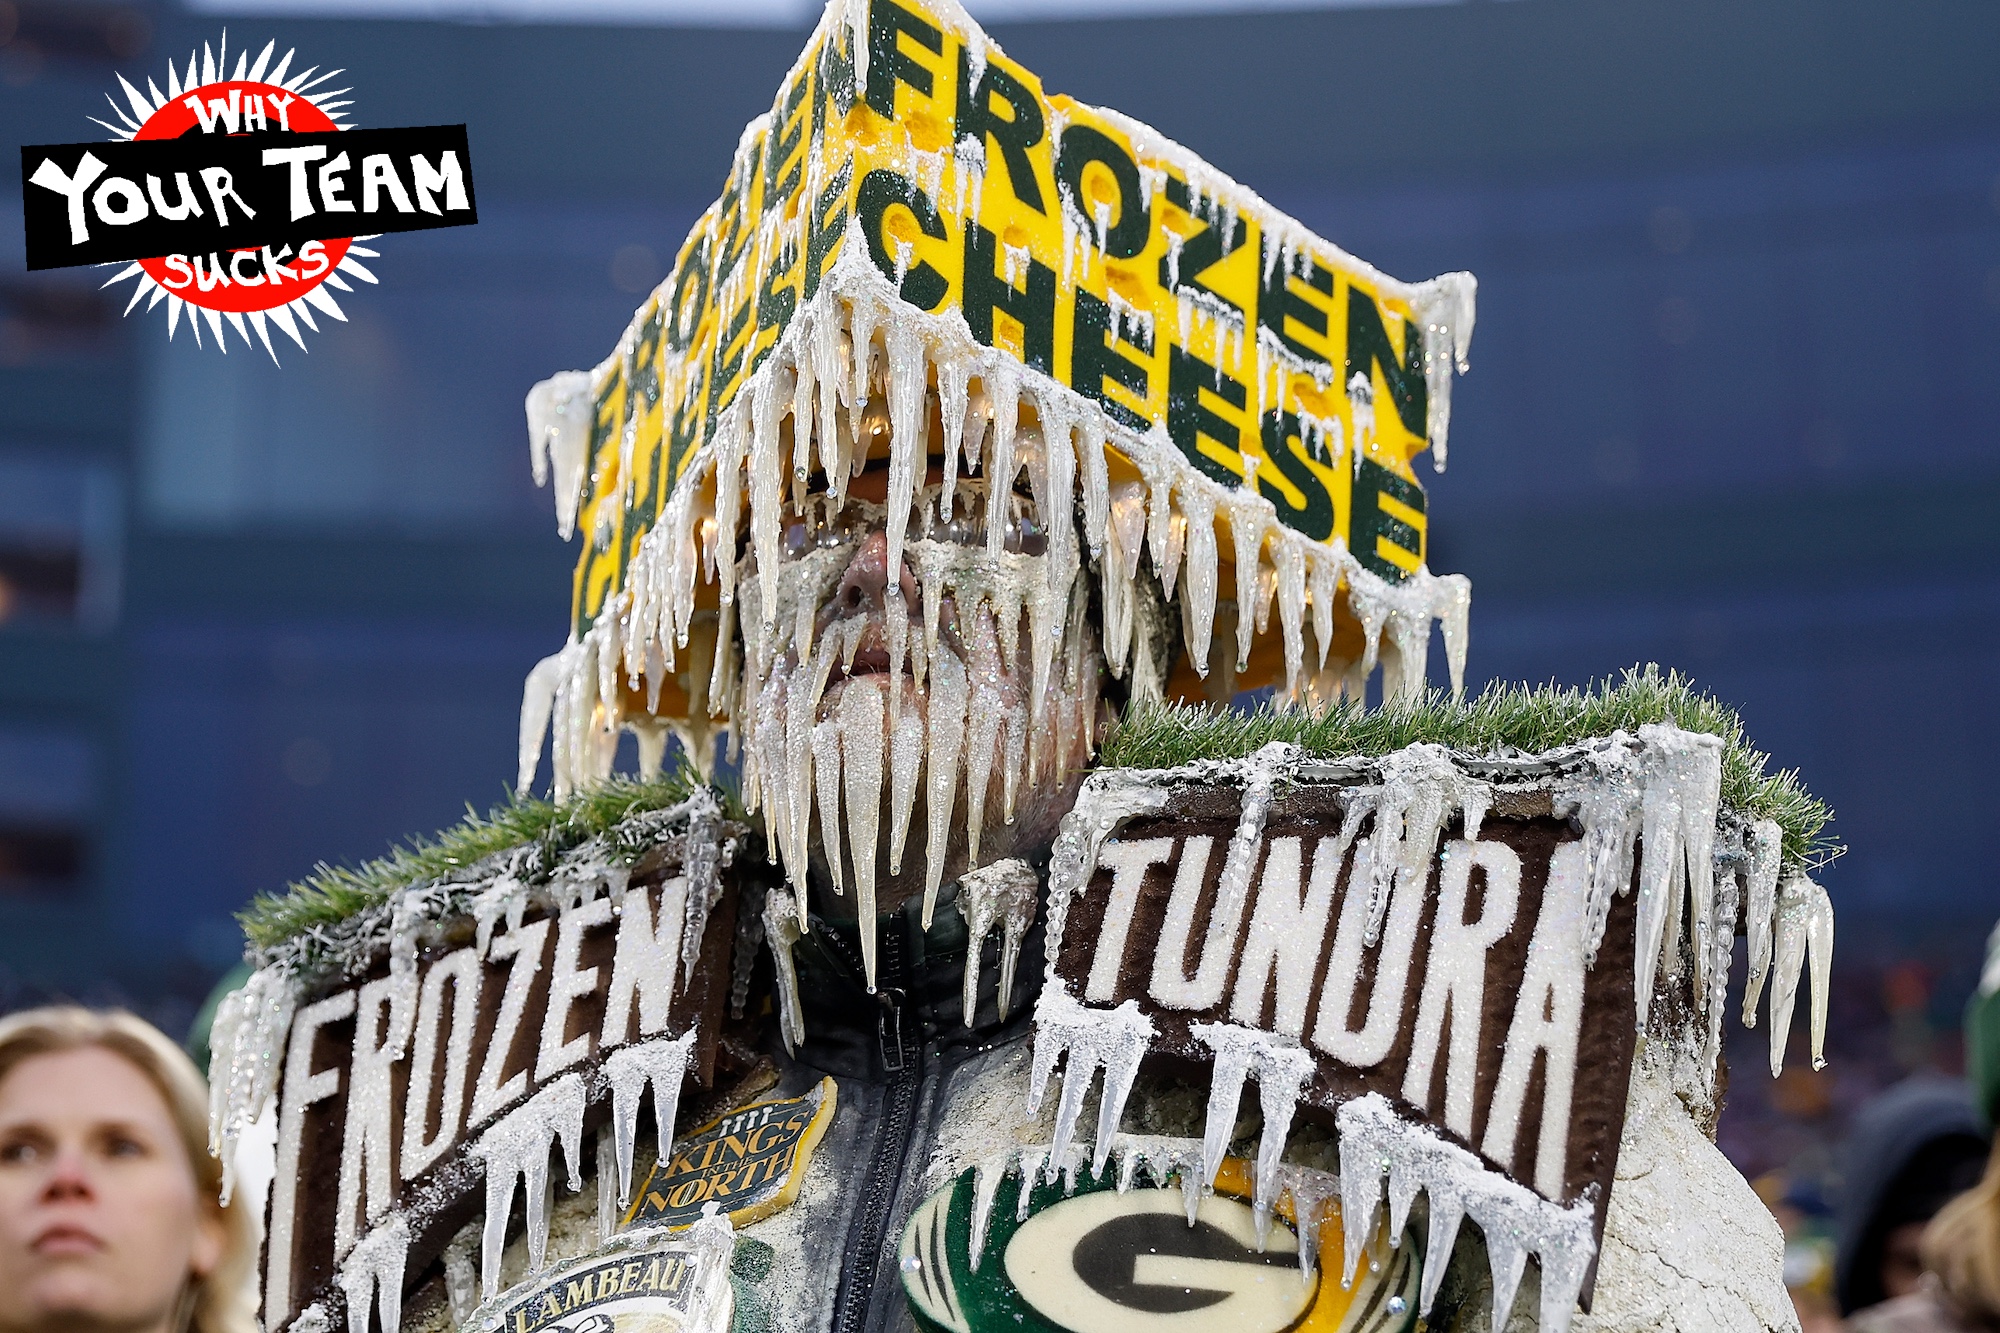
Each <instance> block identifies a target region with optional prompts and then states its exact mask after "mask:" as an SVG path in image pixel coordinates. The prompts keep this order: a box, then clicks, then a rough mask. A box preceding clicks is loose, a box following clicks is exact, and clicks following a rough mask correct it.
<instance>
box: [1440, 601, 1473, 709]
mask: <svg viewBox="0 0 2000 1333" xmlns="http://www.w3.org/2000/svg"><path fill="white" fill-rule="evenodd" d="M1435 582H1436V588H1437V591H1436V595H1435V598H1436V599H1435V601H1433V603H1432V605H1431V612H1432V614H1433V615H1435V616H1436V617H1437V620H1438V625H1439V626H1440V627H1441V628H1442V629H1443V630H1444V656H1445V663H1446V665H1447V666H1448V667H1449V669H1450V671H1451V697H1452V698H1454V699H1462V698H1464V697H1465V649H1466V640H1467V628H1466V627H1467V623H1468V622H1469V621H1470V619H1471V616H1472V580H1471V579H1468V578H1466V577H1465V575H1463V574H1443V575H1439V576H1437V578H1436V581H1435Z"/></svg>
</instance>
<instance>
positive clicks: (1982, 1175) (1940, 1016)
mask: <svg viewBox="0 0 2000 1333" xmlns="http://www.w3.org/2000/svg"><path fill="white" fill-rule="evenodd" d="M1843 980H1844V982H1845V984H1843V985H1840V986H1837V987H1836V989H1835V995H1834V1006H1833V1008H1834V1012H1833V1015H1832V1021H1831V1023H1830V1025H1829V1028H1830V1030H1829V1051H1828V1055H1829V1067H1828V1068H1826V1069H1822V1070H1813V1069H1811V1068H1810V1066H1809V1065H1807V1064H1806V1063H1805V1062H1804V1061H1802V1060H1798V1059H1796V1058H1794V1059H1792V1060H1788V1062H1787V1065H1786V1068H1785V1070H1784V1072H1783V1073H1782V1074H1781V1075H1780V1076H1779V1077H1778V1078H1776V1079H1774V1080H1769V1081H1767V1080H1765V1079H1764V1078H1763V1075H1762V1070H1761V1067H1760V1066H1761V1065H1762V1064H1763V1063H1764V1061H1765V1059H1766V1052H1765V1051H1764V1050H1762V1049H1758V1046H1759V1043H1758V1042H1757V1040H1756V1037H1757V1035H1758V1034H1748V1033H1746V1034H1743V1035H1744V1037H1745V1040H1742V1041H1741V1042H1739V1043H1737V1044H1736V1046H1735V1047H1734V1048H1733V1049H1732V1052H1731V1054H1732V1057H1733V1060H1732V1065H1733V1068H1734V1069H1735V1071H1736V1077H1735V1080H1734V1081H1733V1082H1732V1085H1731V1088H1730V1096H1729V1107H1728V1109H1727V1110H1726V1111H1725V1113H1724V1116H1723V1123H1722V1126H1721V1130H1720V1133H1719V1135H1718V1137H1719V1140H1720V1141H1721V1143H1722V1146H1723V1148H1724V1150H1725V1151H1726V1152H1728V1153H1729V1155H1730V1157H1731V1159H1732V1160H1733V1161H1734V1162H1735V1163H1736V1164H1737V1165H1738V1166H1739V1167H1741V1168H1742V1169H1743V1171H1744V1173H1745V1174H1746V1175H1748V1176H1750V1177H1751V1179H1752V1180H1753V1182H1754V1183H1755V1185H1756V1187H1757V1192H1758V1194H1759V1195H1760V1196H1761V1197H1762V1198H1763V1199H1764V1201H1765V1202H1766V1203H1767V1204H1768V1205H1769V1206H1770V1208H1771V1210H1772V1212H1773V1213H1774V1214H1776V1216H1777V1218H1778V1221H1779V1223H1780V1225H1781V1226H1782V1227H1783V1228H1784V1231H1785V1238H1786V1249H1785V1282H1786V1285H1787V1286H1788V1287H1789V1288H1790V1289H1791V1293H1792V1298H1793V1301H1794V1303H1795V1304H1796V1306H1797V1307H1798V1312H1799V1322H1800V1325H1801V1327H1802V1329H1803V1333H1838V1331H1839V1330H1842V1329H1846V1330H1850V1331H1851V1333H1966V1331H1971V1330H1980V1331H1989V1330H1996V1329H2000V1156H1996V1155H1993V1154H1991V1153H1990V1152H1989V1148H1990V1145H1991V1143H1992V1139H1993V1133H1994V1124H1995V1117H1996V1114H2000V928H1996V929H1995V931H1994V933H1993V936H1992V937H1991V939H1990V940H1989V941H1988V946H1987V951H1986V957H1985V962H1984V966H1983V967H1982V969H1981V971H1980V974H1979V977H1978V979H1977V981H1976V983H1975V984H1974V986H1973V987H1972V991H1973V993H1972V996H1971V999H1970V1001H1969V1002H1968V1003H1967V1004H1966V1006H1965V1008H1964V1010H1963V1011H1962V1023H1961V1022H1960V1021H1959V1018H1960V1015H1958V1014H1948V1015H1947V1013H1941V1012H1940V1008H1941V1005H1940V1001H1943V1002H1944V1004H1946V1005H1948V1004H1949V998H1948V997H1950V996H1951V995H1952V994H1953V992H1954V991H1956V992H1957V993H1958V994H1963V990H1962V989H1959V988H1956V987H1953V986H1951V985H1949V984H1942V983H1945V982H1946V980H1947V979H1944V978H1940V977H1938V976H1937V975H1935V974H1934V973H1932V972H1931V971H1930V970H1929V969H1928V968H1926V967H1925V966H1923V965H1922V964H1919V963H1914V962H1902V963H1898V964H1895V965H1892V966H1887V967H1883V968H1881V969H1879V970H1874V971H1872V972H1871V973H1864V974H1863V975H1859V976H1857V975H1854V974H1849V975H1848V976H1847V977H1845V978H1844V979H1843Z"/></svg>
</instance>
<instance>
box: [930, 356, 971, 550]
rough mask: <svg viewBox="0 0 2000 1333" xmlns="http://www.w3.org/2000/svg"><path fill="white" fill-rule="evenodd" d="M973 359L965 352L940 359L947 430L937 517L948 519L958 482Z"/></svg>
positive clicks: (940, 408) (940, 402) (941, 419)
mask: <svg viewBox="0 0 2000 1333" xmlns="http://www.w3.org/2000/svg"><path fill="white" fill-rule="evenodd" d="M971 374H972V363H971V361H970V359H969V358H966V357H963V356H947V357H943V358H941V359H940V360H939V361H938V420H939V424H940V425H941V427H942V428H943V431H944V472H943V480H942V482H941V484H940V487H939V490H938V519H939V521H940V522H945V523H949V522H950V521H951V515H952V507H953V505H952V500H953V496H954V493H955V491H956V489H957V486H958V451H959V443H960V441H961V440H962V439H963V438H964V436H965V418H966V413H967V412H968V411H970V398H969V387H970V386H969V380H970V378H971Z"/></svg>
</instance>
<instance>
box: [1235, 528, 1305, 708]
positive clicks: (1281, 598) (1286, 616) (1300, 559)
mask: <svg viewBox="0 0 2000 1333" xmlns="http://www.w3.org/2000/svg"><path fill="white" fill-rule="evenodd" d="M1271 563H1272V566H1273V567H1274V570H1275V573H1276V576H1277V593H1278V624H1279V626H1280V628H1281V629H1282V630H1283V631H1284V636H1285V698H1286V699H1287V700H1288V701H1292V700H1296V699H1297V698H1298V694H1299V672H1300V670H1301V668H1303V667H1304V665H1305V658H1306V642H1305V615H1306V559H1305V552H1304V551H1303V550H1302V549H1301V544H1300V543H1299V542H1298V541H1296V540H1294V539H1292V538H1290V537H1286V536H1280V537H1278V538H1276V539H1274V540H1273V541H1272V543H1271ZM1244 665H1246V666H1247V665H1248V662H1247V661H1246V662H1245V663H1244Z"/></svg>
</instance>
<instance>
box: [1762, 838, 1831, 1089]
mask: <svg viewBox="0 0 2000 1333" xmlns="http://www.w3.org/2000/svg"><path fill="white" fill-rule="evenodd" d="M1776 935H1777V939H1776V949H1775V953H1776V957H1775V958H1774V959H1773V962H1772V968H1771V1077H1772V1078H1776V1077H1777V1076H1778V1074H1779V1072H1780V1071H1781V1070H1782V1069H1783V1067H1784V1063H1785V1047H1786V1045H1787V1044H1788V1043H1789V1042H1790V1040H1791V1035H1792V1008H1793V1006H1794V1004H1795V1003H1796V1002H1797V1000H1798V994H1799V978H1800V975H1801V974H1802V973H1803V972H1804V971H1805V969H1806V966H1807V962H1808V960H1810V963H1811V968H1812V990H1813V993H1812V1067H1813V1068H1814V1069H1821V1068H1824V1067H1825V1065H1826V1056H1825V1048H1826V1002H1827V988H1828V986H1829V984H1830V983H1831V981H1832V979H1833V903H1832V901H1831V900H1830V899H1828V898H1827V896H1826V890H1825V889H1822V888H1821V887H1820V886H1819V885H1817V884H1815V883H1813V882H1812V881H1811V880H1810V879H1807V878H1806V877H1805V876H1804V875H1802V874H1797V873H1794V874H1792V875H1790V876H1788V877H1787V878H1786V879H1785V882H1784V883H1783V884H1782V885H1780V886H1779V888H1778V922H1777V931H1776Z"/></svg>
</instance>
